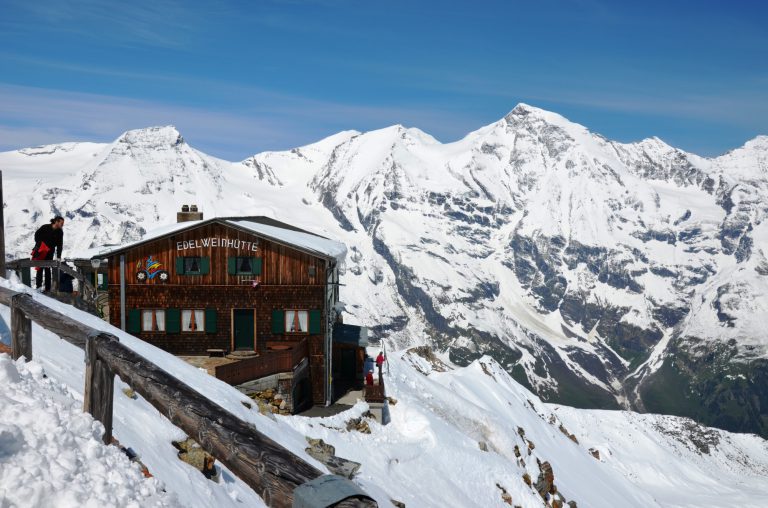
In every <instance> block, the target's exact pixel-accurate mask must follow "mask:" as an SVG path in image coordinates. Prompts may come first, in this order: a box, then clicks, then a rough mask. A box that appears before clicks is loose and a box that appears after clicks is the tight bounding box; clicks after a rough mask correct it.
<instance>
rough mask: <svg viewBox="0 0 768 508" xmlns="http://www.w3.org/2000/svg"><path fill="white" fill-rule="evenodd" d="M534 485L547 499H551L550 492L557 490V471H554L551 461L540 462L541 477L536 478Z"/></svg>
mask: <svg viewBox="0 0 768 508" xmlns="http://www.w3.org/2000/svg"><path fill="white" fill-rule="evenodd" d="M534 487H535V488H536V491H537V492H538V493H539V495H540V496H541V497H542V498H544V499H545V500H546V499H549V496H550V494H554V493H555V492H557V487H556V486H555V473H554V472H553V471H552V466H551V465H550V463H549V462H547V461H545V462H542V463H541V464H539V477H538V478H537V479H536V484H535V485H534Z"/></svg>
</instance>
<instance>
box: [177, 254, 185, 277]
mask: <svg viewBox="0 0 768 508" xmlns="http://www.w3.org/2000/svg"><path fill="white" fill-rule="evenodd" d="M176 274H178V275H184V258H183V257H181V256H180V257H177V258H176Z"/></svg>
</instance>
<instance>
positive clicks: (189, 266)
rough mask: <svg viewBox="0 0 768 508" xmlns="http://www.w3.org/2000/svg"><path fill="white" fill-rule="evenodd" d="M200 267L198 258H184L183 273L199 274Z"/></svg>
mask: <svg viewBox="0 0 768 508" xmlns="http://www.w3.org/2000/svg"><path fill="white" fill-rule="evenodd" d="M201 265H202V263H201V262H200V258H199V257H191V258H184V273H188V274H196V273H197V274H199V273H201Z"/></svg>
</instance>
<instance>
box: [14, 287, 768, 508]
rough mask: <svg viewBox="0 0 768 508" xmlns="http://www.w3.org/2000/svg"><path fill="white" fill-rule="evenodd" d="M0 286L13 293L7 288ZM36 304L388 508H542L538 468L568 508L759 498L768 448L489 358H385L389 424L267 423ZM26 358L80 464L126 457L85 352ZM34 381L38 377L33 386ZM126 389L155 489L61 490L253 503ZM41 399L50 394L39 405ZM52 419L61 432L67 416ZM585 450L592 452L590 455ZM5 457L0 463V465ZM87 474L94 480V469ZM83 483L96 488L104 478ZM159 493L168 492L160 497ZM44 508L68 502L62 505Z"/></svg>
mask: <svg viewBox="0 0 768 508" xmlns="http://www.w3.org/2000/svg"><path fill="white" fill-rule="evenodd" d="M4 285H6V286H9V287H12V288H14V289H21V287H20V286H19V285H18V284H9V283H7V282H5V283H4ZM33 297H34V298H35V299H37V300H39V301H41V302H42V303H44V304H46V305H50V306H51V307H54V308H56V309H57V310H59V311H61V312H64V313H66V314H68V315H70V316H72V317H73V318H75V319H78V320H82V321H83V322H85V323H87V324H89V325H91V326H94V327H98V328H101V329H104V330H106V331H109V332H111V333H115V334H117V335H118V336H119V338H120V340H121V342H122V343H124V344H126V345H128V346H129V347H131V348H132V349H134V350H136V351H137V352H139V353H141V354H143V355H145V356H147V357H149V358H152V360H153V361H154V362H155V363H157V364H158V365H160V366H162V367H163V368H164V369H166V370H168V371H169V372H171V373H173V374H174V375H175V376H177V377H179V378H180V379H182V380H183V381H184V382H185V383H187V384H189V385H190V386H193V387H194V388H195V389H196V390H198V391H200V393H202V394H204V395H206V396H208V397H210V398H211V399H213V400H215V401H216V402H217V403H219V404H221V405H222V406H223V407H225V408H227V409H228V410H229V411H231V412H233V413H235V414H237V415H238V416H239V417H240V418H243V419H244V420H246V421H249V422H251V423H252V424H253V425H255V426H256V427H257V428H259V429H260V430H261V431H262V432H264V433H266V434H267V435H268V436H270V437H271V438H272V439H275V440H276V441H278V442H279V443H281V444H282V445H283V446H285V447H287V448H288V449H290V450H291V451H293V452H294V453H296V454H298V455H300V456H302V457H303V458H304V459H305V460H308V461H310V462H312V463H313V464H315V465H316V466H317V467H319V468H320V469H322V470H324V466H322V465H320V464H318V463H317V462H316V461H314V459H312V458H310V457H309V456H308V455H307V454H306V453H305V452H304V448H305V447H306V446H307V443H306V438H307V437H309V438H315V439H317V438H320V439H323V440H324V441H325V442H327V443H329V444H331V445H333V446H334V447H335V449H336V452H335V453H336V455H337V456H339V457H343V458H346V459H349V460H354V461H357V462H359V463H360V464H361V468H360V470H359V473H358V475H357V476H356V481H357V482H359V483H360V484H361V485H362V487H363V488H364V489H365V490H366V491H367V492H368V493H369V494H371V495H373V496H374V497H375V498H376V500H377V502H378V503H379V506H382V507H385V506H392V504H390V500H396V501H400V502H404V503H405V504H406V506H425V507H429V506H455V507H467V506H478V507H491V506H498V507H504V506H508V504H507V502H506V500H505V499H511V501H512V504H513V505H518V506H522V507H525V508H533V507H543V506H544V500H543V499H542V497H541V495H540V494H539V493H538V492H537V491H536V490H535V489H536V485H537V483H538V484H539V485H544V483H543V482H539V480H544V479H545V476H544V475H543V474H542V471H547V470H551V472H552V474H553V483H554V485H555V486H556V491H557V492H558V493H559V496H562V498H563V499H565V500H566V501H576V502H577V503H578V506H589V507H597V508H600V507H615V506H627V507H643V508H645V507H654V506H661V507H694V506H695V507H698V508H703V507H730V506H740V507H745V508H748V507H758V506H764V499H765V496H766V495H767V494H768V482H766V480H765V478H766V473H767V472H768V442H766V441H765V440H763V439H761V438H759V437H757V436H753V435H737V434H730V433H728V432H724V431H719V430H715V429H708V428H704V427H701V426H699V425H697V424H695V423H694V422H692V421H691V420H687V419H682V418H675V417H665V416H659V415H638V414H634V413H628V412H619V411H599V410H582V409H573V408H569V407H565V406H556V405H550V404H545V403H542V402H541V400H540V399H539V398H538V397H536V396H535V395H534V394H532V393H530V392H529V391H527V390H526V389H525V388H523V387H522V386H520V385H519V384H518V383H516V382H515V381H514V380H513V379H512V378H511V377H510V376H509V375H508V374H507V373H506V372H505V371H504V369H503V368H502V367H501V366H500V365H499V364H498V363H497V362H495V361H494V360H493V359H491V358H490V357H483V358H481V359H479V360H477V361H475V362H473V363H472V364H470V365H469V366H467V367H465V368H459V369H455V370H449V369H445V368H444V366H445V364H444V363H443V362H442V361H441V360H439V359H437V358H436V357H434V356H430V354H429V353H428V352H427V351H424V350H421V351H406V352H400V353H395V354H391V355H390V357H389V358H388V365H387V367H386V368H385V373H386V382H387V391H388V395H389V396H391V397H393V398H394V399H395V400H396V402H395V403H393V404H392V405H391V406H390V414H391V417H392V421H391V423H390V424H389V425H387V426H381V425H379V424H378V423H377V422H375V421H374V420H370V419H369V418H366V417H365V412H366V410H367V409H368V408H367V405H366V404H365V403H364V402H358V403H357V405H355V406H354V407H353V408H352V409H350V410H348V411H346V412H345V413H341V414H338V415H336V416H333V417H327V418H307V417H298V416H277V417H275V418H274V419H272V418H267V417H266V416H262V415H260V414H259V413H258V412H257V411H255V410H253V409H248V408H246V407H245V406H244V405H243V404H242V402H243V401H246V402H249V399H247V398H246V397H244V396H243V395H242V394H240V393H239V392H238V391H237V390H235V389H234V388H231V387H229V386H227V385H225V384H224V383H221V382H219V381H218V380H216V379H214V378H212V377H210V376H208V375H207V374H206V373H204V372H202V371H200V370H198V369H195V368H193V367H191V366H190V365H188V364H186V363H184V362H183V361H181V360H179V359H177V358H174V357H172V356H171V355H168V354H166V353H164V352H162V351H160V350H158V349H156V348H154V347H152V346H150V345H148V344H145V343H143V342H141V341H139V340H137V339H134V338H132V337H131V336H130V335H127V334H124V333H122V332H121V331H119V330H116V329H114V328H112V327H111V326H109V325H107V324H105V323H103V322H100V321H99V320H98V319H97V318H95V317H93V316H90V315H87V314H85V313H82V312H80V311H78V310H76V309H73V308H71V307H68V306H66V305H64V304H61V303H59V302H56V301H54V300H50V299H48V298H46V297H44V296H41V295H33ZM0 315H1V316H2V318H3V319H4V320H5V321H6V322H7V320H8V317H9V316H8V309H7V308H5V307H0ZM33 354H34V357H35V361H34V362H31V363H29V364H26V365H24V364H21V365H20V366H19V367H18V368H19V370H20V371H22V372H23V373H24V378H25V379H27V380H29V379H30V378H33V379H35V380H36V381H35V383H37V384H39V385H42V386H35V389H36V390H38V391H36V392H35V394H36V395H37V396H38V397H39V398H40V400H41V401H43V402H41V403H40V405H46V404H47V403H46V402H45V401H47V400H49V399H48V398H49V397H51V398H54V399H56V401H57V404H58V405H59V406H65V407H66V408H67V410H68V411H69V412H70V413H71V415H72V421H74V422H75V423H74V424H71V427H75V428H78V429H80V430H81V431H83V432H85V434H87V436H86V437H87V439H88V440H89V442H91V443H93V444H91V445H88V446H87V448H88V449H89V450H91V452H90V453H91V454H92V455H93V456H91V457H89V459H92V458H94V456H95V457H98V456H103V457H106V458H108V460H113V461H117V462H120V461H124V458H120V457H119V454H118V453H117V451H116V450H115V449H111V450H110V449H106V450H104V449H102V448H99V450H98V451H94V449H95V448H98V446H97V445H96V444H95V439H94V429H98V428H99V425H98V424H94V423H93V422H92V420H90V418H89V417H87V415H86V416H83V415H82V413H78V411H79V410H80V409H79V408H80V403H79V402H77V401H80V400H82V394H81V390H82V385H83V382H82V379H83V363H84V362H83V356H82V351H80V350H79V349H77V348H75V347H74V346H71V345H70V344H68V343H66V342H65V341H62V340H60V339H58V338H57V337H55V336H54V335H53V334H51V333H49V332H47V331H45V330H43V329H40V328H38V327H37V326H34V327H33ZM9 365H12V364H10V361H9V360H7V359H5V357H0V366H2V367H3V370H2V371H0V373H7V372H9V370H10V369H7V368H6V367H8V366H9ZM43 372H44V373H45V374H46V375H47V376H48V380H41V378H42V373H43ZM10 376H13V372H11V374H10ZM6 377H9V376H6ZM12 381H13V382H15V380H12ZM123 387H124V385H123V384H122V383H121V382H119V381H118V382H116V387H115V413H114V434H115V436H116V437H117V438H118V439H119V440H120V441H121V443H123V444H124V445H128V446H130V447H131V448H133V449H134V450H135V451H136V452H137V453H138V454H139V455H140V456H141V460H142V462H143V463H144V464H145V465H146V466H147V467H148V468H149V470H150V472H151V473H152V474H153V475H154V476H155V478H156V479H157V481H158V482H161V483H156V482H155V481H154V480H153V483H150V484H149V485H148V486H147V487H145V488H144V490H143V491H140V490H139V489H138V488H136V485H138V484H139V483H140V481H139V480H138V479H136V477H135V475H134V477H131V476H130V475H127V478H128V479H126V480H118V479H117V478H116V477H115V476H110V477H109V478H110V480H111V481H112V482H121V481H122V482H124V485H125V490H123V491H119V492H117V493H115V492H112V493H106V492H105V491H102V490H99V489H94V490H93V491H92V492H90V497H88V496H86V493H83V491H82V489H80V490H78V487H77V485H80V484H79V483H75V484H74V485H73V486H72V487H71V488H72V491H74V492H77V495H78V496H79V497H77V498H76V499H77V500H78V501H79V503H81V504H83V505H87V501H88V500H90V502H91V505H96V504H98V505H104V504H103V503H100V501H101V500H102V499H104V498H105V497H104V496H108V495H112V496H124V497H121V498H119V499H121V501H118V502H115V503H114V504H119V505H128V504H130V499H131V498H130V495H135V496H136V497H135V498H134V499H135V502H136V503H137V505H141V506H147V505H153V503H155V504H160V503H163V502H164V503H166V504H170V503H171V502H172V500H173V498H174V496H175V498H176V499H178V501H179V502H180V504H181V505H183V506H217V507H229V506H232V507H236V506H263V502H262V501H261V500H260V499H259V498H258V497H257V496H256V495H255V494H254V493H253V491H251V490H250V489H249V488H248V487H247V486H245V485H244V484H243V483H242V482H241V481H239V480H238V479H237V478H235V477H233V476H232V475H231V474H230V473H228V472H226V470H225V472H224V474H223V479H222V482H221V483H220V484H216V483H213V482H211V481H209V480H206V479H205V478H204V477H203V476H202V474H200V473H199V472H197V471H195V470H193V469H192V468H191V467H190V466H188V465H186V464H183V463H182V462H180V461H179V460H178V459H177V458H176V449H175V448H174V447H173V446H171V444H170V442H171V440H174V439H179V438H181V437H183V433H182V432H181V431H180V430H179V429H177V428H175V427H174V426H172V425H171V424H169V423H168V422H167V421H166V420H165V419H164V418H163V416H162V415H160V414H159V413H158V412H157V411H155V410H154V409H153V408H151V407H150V406H149V404H148V403H147V402H145V401H144V400H143V399H141V397H139V398H138V399H137V400H132V399H129V398H128V397H126V396H125V395H124V394H123V393H122V388H123ZM39 390H41V391H39ZM40 393H51V394H53V395H45V396H42V397H41V396H39V394H40ZM73 398H74V399H73ZM12 410H13V409H11V411H12ZM3 411H5V408H3ZM1 414H6V413H5V412H3V413H1ZM361 417H362V418H363V419H364V420H365V421H366V422H367V423H368V426H369V428H370V433H369V434H366V433H362V432H358V431H356V430H348V425H347V424H348V422H350V421H351V420H355V419H357V418H361ZM57 422H58V423H57V425H59V426H65V425H66V422H67V420H66V419H60V420H57ZM22 423H24V422H22ZM16 426H17V427H19V428H20V429H21V430H20V431H23V432H27V433H29V431H30V430H29V429H30V428H32V427H35V426H34V425H32V424H31V423H29V424H28V425H27V424H25V425H20V424H19V425H16ZM7 428H10V427H9V425H8V422H6V421H4V420H3V421H0V429H4V430H7ZM14 432H17V433H18V432H19V431H14ZM61 432H64V431H61ZM569 435H572V436H573V437H569ZM71 444H72V442H71V441H70V440H66V439H65V440H63V441H60V442H59V443H58V446H57V447H56V450H57V451H58V452H60V455H61V456H64V457H68V456H71V455H72V454H76V453H77V451H70V450H69V445H71ZM3 449H4V450H5V449H6V447H3ZM591 450H597V451H598V452H599V458H596V457H594V456H593V455H592V453H591ZM518 455H519V456H518ZM2 460H5V458H4V457H0V461H2ZM20 462H21V459H20V458H18V457H17V456H16V455H12V456H11V457H10V459H8V464H10V465H11V466H12V467H14V468H15V467H18V466H19V465H20ZM547 465H548V466H549V469H548V466H547ZM92 469H93V470H94V471H98V467H97V466H95V465H93V466H92ZM5 471H6V469H3V472H5ZM133 473H136V474H138V471H136V470H134V471H133ZM94 476H95V478H94V480H95V481H99V480H102V478H101V477H99V476H98V475H95V473H94ZM526 476H527V478H528V480H529V481H530V483H531V485H530V486H529V485H528V483H527V482H526ZM37 477H38V475H34V476H30V475H26V476H23V477H20V478H19V479H20V480H21V481H22V484H23V485H24V488H27V489H29V490H28V492H42V493H43V494H45V495H48V493H49V492H50V491H47V490H45V489H44V488H43V487H42V486H41V484H39V483H36V482H35V480H36V479H37ZM3 481H4V479H3V480H0V485H4V484H3V483H2V482H3ZM161 487H164V488H165V489H166V490H167V491H168V494H166V495H164V496H162V495H161V494H160V493H159V489H160V488H161ZM547 488H549V486H547ZM549 490H552V491H553V492H554V490H555V489H549ZM0 492H2V491H0ZM505 496H509V497H505ZM550 496H551V494H550ZM0 499H1V498H0ZM9 499H11V500H13V499H15V498H11V497H9ZM62 499H63V500H66V499H75V498H74V497H73V498H62ZM110 499H112V498H110ZM166 499H167V500H168V501H165V500H166ZM108 502H109V501H108ZM94 503H95V504H94ZM43 504H46V503H43ZM52 505H55V506H74V505H73V504H67V502H64V501H62V502H61V503H59V504H57V503H56V502H53V503H52Z"/></svg>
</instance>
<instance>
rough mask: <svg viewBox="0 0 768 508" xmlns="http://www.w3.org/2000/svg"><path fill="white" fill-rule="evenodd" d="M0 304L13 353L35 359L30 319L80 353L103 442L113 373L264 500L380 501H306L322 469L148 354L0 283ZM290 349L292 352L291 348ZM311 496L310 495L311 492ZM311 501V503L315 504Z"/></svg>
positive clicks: (107, 436) (87, 401) (361, 497)
mask: <svg viewBox="0 0 768 508" xmlns="http://www.w3.org/2000/svg"><path fill="white" fill-rule="evenodd" d="M0 304H3V305H8V306H10V308H11V335H12V342H11V344H12V346H11V348H12V350H13V354H12V356H13V358H14V359H16V358H19V357H21V356H25V357H26V358H27V359H28V360H30V359H32V333H31V331H32V322H33V321H34V322H36V323H37V324H38V325H40V326H42V327H44V328H47V329H48V330H50V331H52V332H54V333H56V334H57V335H59V336H60V337H61V338H62V339H64V340H66V341H67V342H69V343H70V344H73V345H75V346H77V347H79V348H80V349H83V350H84V351H85V353H86V354H85V361H86V368H85V389H84V397H83V398H84V401H83V409H84V410H85V411H87V412H89V413H90V414H91V415H93V417H94V418H96V419H98V420H99V421H101V422H102V424H103V425H104V428H105V433H104V442H105V443H109V442H110V441H111V438H112V410H113V400H112V394H113V392H114V385H113V383H114V376H115V375H118V376H120V378H121V379H122V380H123V381H124V382H125V383H127V384H129V385H130V386H131V387H132V388H133V389H134V390H135V391H136V392H137V393H139V394H140V395H141V396H142V397H144V398H145V399H146V400H147V401H148V402H149V403H150V404H152V405H153V406H154V407H155V408H156V409H157V410H158V411H159V412H160V413H161V414H162V415H164V416H165V417H166V418H168V420H170V421H171V422H172V423H173V424H174V425H176V426H178V427H179V428H181V429H182V430H183V431H184V432H186V433H187V434H188V435H189V436H190V437H192V438H193V439H195V440H196V441H197V442H198V443H199V444H200V446H202V447H203V449H205V450H206V451H208V452H209V453H210V454H211V455H213V456H214V457H216V458H217V459H218V460H219V461H220V462H222V463H223V464H224V465H226V466H227V467H228V468H229V469H230V470H231V471H232V472H233V473H234V474H235V475H237V476H238V477H239V478H240V479H242V480H243V481H244V482H245V483H247V484H248V485H249V486H250V487H251V488H253V489H254V490H255V491H256V492H257V493H258V494H259V495H260V496H261V497H262V499H263V500H264V502H265V503H266V504H267V505H268V506H276V507H289V506H292V505H293V504H294V498H295V493H294V491H296V492H297V493H298V494H296V495H297V496H301V497H302V499H301V502H302V503H303V505H304V506H330V505H331V504H332V505H333V506H339V507H352V506H359V507H373V506H377V504H376V502H375V501H373V499H371V498H370V497H369V496H368V495H367V494H365V493H364V492H362V491H360V489H359V487H357V486H356V485H354V484H352V485H351V487H353V488H354V489H356V490H357V492H359V494H355V497H346V498H344V499H343V500H340V501H339V502H334V503H331V504H324V503H323V502H321V501H320V498H322V495H321V493H318V494H317V495H315V496H314V498H312V499H311V500H310V504H307V499H304V498H303V497H304V496H306V492H310V493H311V492H315V491H322V489H323V487H322V485H324V484H328V483H329V482H328V481H323V480H324V479H329V478H330V479H333V480H337V479H336V478H335V477H327V476H324V475H323V473H322V472H321V471H319V470H318V469H316V468H315V467H314V466H312V465H311V464H309V463H307V462H305V461H304V460H303V459H301V458H300V457H298V456H296V455H294V454H293V453H291V452H290V451H289V450H287V449H285V448H283V447H282V446H281V445H280V444H279V443H277V442H275V441H273V440H272V439H270V438H269V437H267V436H265V435H264V434H262V433H261V432H259V430H258V429H256V428H255V427H254V426H253V425H252V424H249V423H246V422H244V421H243V420H240V419H239V418H237V417H236V416H235V415H233V414H232V413H230V412H229V411H227V410H226V409H224V408H223V407H221V406H219V405H218V404H216V403H214V402H213V401H211V400H210V399H207V398H206V397H204V396H203V395H201V394H200V393H198V392H196V391H195V390H194V389H192V388H191V387H190V386H189V385H187V384H185V383H184V382H182V381H180V380H179V379H177V378H175V377H174V376H171V375H170V374H168V373H167V372H165V371H164V370H162V369H161V368H160V367H158V366H157V365H155V364H154V363H152V362H151V361H150V360H148V359H146V358H144V357H143V356H141V355H139V354H137V353H136V352H134V351H133V350H132V349H130V348H128V347H126V346H125V345H124V344H122V343H120V341H119V340H118V338H117V337H115V336H113V335H110V334H108V333H105V332H102V331H100V330H96V329H94V328H91V327H89V326H86V325H84V324H82V323H79V322H77V321H75V320H74V319H72V318H70V317H69V316H66V315H64V314H62V313H60V312H57V311H55V310H53V309H51V308H49V307H47V306H45V305H43V304H42V303H39V302H37V301H35V300H34V299H32V298H31V297H30V296H29V295H27V294H24V293H17V292H14V291H12V290H10V289H7V288H0ZM291 353H292V352H291ZM310 497H312V496H310ZM312 503H315V504H312Z"/></svg>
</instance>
